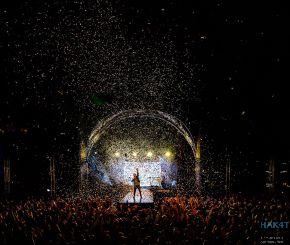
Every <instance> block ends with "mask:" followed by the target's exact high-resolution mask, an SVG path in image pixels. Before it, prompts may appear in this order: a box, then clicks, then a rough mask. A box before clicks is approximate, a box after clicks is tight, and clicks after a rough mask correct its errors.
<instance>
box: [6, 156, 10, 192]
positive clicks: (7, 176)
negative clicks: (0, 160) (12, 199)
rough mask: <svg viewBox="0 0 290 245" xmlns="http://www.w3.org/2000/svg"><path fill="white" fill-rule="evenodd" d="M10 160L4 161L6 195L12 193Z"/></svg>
mask: <svg viewBox="0 0 290 245" xmlns="http://www.w3.org/2000/svg"><path fill="white" fill-rule="evenodd" d="M10 175H11V174H10V160H9V159H6V160H4V193H5V194H10V191H11V176H10Z"/></svg>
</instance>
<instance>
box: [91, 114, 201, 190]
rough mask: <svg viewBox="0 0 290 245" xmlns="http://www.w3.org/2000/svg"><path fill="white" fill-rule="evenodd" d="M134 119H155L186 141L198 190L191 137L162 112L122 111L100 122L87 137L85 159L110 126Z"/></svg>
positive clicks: (184, 127)
mask: <svg viewBox="0 0 290 245" xmlns="http://www.w3.org/2000/svg"><path fill="white" fill-rule="evenodd" d="M136 117H147V118H156V119H159V120H161V121H163V122H165V123H167V124H168V125H171V126H172V127H174V128H175V129H176V130H177V131H178V132H179V133H180V134H181V135H182V136H183V137H184V139H185V140H186V142H187V143H188V144H189V146H190V147H191V150H192V153H193V155H194V157H195V160H196V161H195V176H196V188H197V189H199V186H200V161H199V159H198V157H197V156H198V155H199V154H197V152H196V150H198V149H197V148H196V145H195V142H194V138H193V137H192V135H191V133H190V131H189V129H188V128H187V127H186V125H185V124H184V123H183V122H182V121H181V120H179V119H178V118H176V117H174V116H172V115H170V114H168V113H165V112H162V111H158V110H140V109H136V110H124V111H120V112H117V113H115V114H113V115H111V116H108V117H106V118H104V119H103V120H101V121H100V122H99V123H98V124H97V126H96V127H95V128H94V129H93V131H92V132H91V134H90V135H89V138H88V141H87V144H86V159H88V157H89V156H90V155H91V151H92V149H93V147H94V145H95V144H96V143H97V142H98V141H99V140H100V138H101V136H102V135H103V134H104V133H105V132H106V130H107V129H109V128H110V127H111V126H112V125H114V124H116V123H118V122H120V121H123V120H126V119H129V118H136Z"/></svg>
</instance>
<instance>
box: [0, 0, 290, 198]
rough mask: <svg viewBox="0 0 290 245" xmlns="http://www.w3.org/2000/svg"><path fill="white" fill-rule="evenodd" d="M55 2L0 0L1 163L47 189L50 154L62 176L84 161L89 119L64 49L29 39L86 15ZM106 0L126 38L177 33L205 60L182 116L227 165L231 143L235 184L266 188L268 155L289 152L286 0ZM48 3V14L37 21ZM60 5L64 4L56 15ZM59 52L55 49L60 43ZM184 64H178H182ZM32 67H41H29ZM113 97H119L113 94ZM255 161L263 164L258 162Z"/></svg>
mask: <svg viewBox="0 0 290 245" xmlns="http://www.w3.org/2000/svg"><path fill="white" fill-rule="evenodd" d="M52 2H53V3H45V1H15V0H10V1H2V2H1V19H0V21H1V41H0V52H1V60H0V62H1V64H0V66H1V68H0V69H1V70H0V74H1V76H0V78H1V85H0V86H1V87H0V91H1V92H0V93H1V101H0V106H1V109H0V111H1V117H0V128H1V132H0V158H1V166H2V162H3V159H6V158H9V159H11V164H12V171H13V181H14V182H15V183H14V185H15V187H14V188H15V192H21V191H22V190H23V191H24V190H25V192H30V193H37V192H41V191H43V190H45V189H46V186H47V183H48V178H47V170H48V166H49V157H51V156H54V157H56V158H57V160H58V162H59V163H60V164H62V165H61V166H62V167H61V168H60V169H61V170H59V171H61V174H60V175H61V176H62V178H64V179H67V178H68V176H70V175H71V172H72V170H71V167H70V166H71V165H72V163H75V162H77V159H78V151H79V143H80V140H81V139H82V138H83V134H84V132H83V131H86V130H87V131H89V130H90V128H91V127H87V124H86V123H87V118H86V117H85V116H84V115H83V113H82V109H81V106H79V103H80V101H79V96H81V95H80V94H79V91H78V90H76V89H73V90H71V89H68V87H67V86H66V85H65V84H66V77H67V76H66V74H65V71H64V69H63V64H61V63H60V62H59V61H58V60H56V58H55V57H56V56H57V55H56V56H53V55H49V52H48V55H45V56H38V55H35V53H37V47H35V46H33V45H30V43H32V44H33V43H34V42H35V40H32V39H31V40H30V37H29V33H30V32H31V30H32V29H33V28H35V27H36V28H45V27H47V28H48V29H49V28H51V26H54V25H55V24H54V21H55V22H56V23H57V21H58V19H60V18H61V16H62V15H64V16H65V15H72V16H73V15H78V14H79V6H80V5H79V4H78V2H81V1H76V2H74V3H71V2H70V1H64V2H63V3H61V2H60V1H59V2H58V1H52ZM84 2H86V3H85V4H84V5H83V6H84V7H83V8H84V9H86V8H88V9H90V8H92V7H90V4H92V3H91V2H90V1H84ZM106 4H107V5H109V6H110V8H111V9H112V11H113V13H114V14H115V15H117V16H119V17H120V19H122V23H121V25H124V26H125V29H126V31H125V33H126V34H125V36H126V38H128V40H141V41H143V42H146V41H147V40H148V41H150V42H153V43H154V42H158V40H160V39H162V38H163V37H164V36H169V39H170V41H171V42H172V43H173V44H174V47H175V49H176V53H177V61H180V63H182V62H183V60H186V61H187V64H189V65H190V64H191V65H192V67H195V66H196V65H197V64H198V65H199V67H201V68H200V69H199V71H198V79H197V80H193V81H192V87H194V89H195V90H197V94H198V95H197V96H196V95H194V96H191V94H189V95H188V97H186V98H185V99H183V100H181V104H179V106H180V108H181V110H180V112H179V115H180V117H181V118H182V119H184V121H185V122H186V123H187V124H189V125H191V126H190V129H191V130H192V132H193V134H195V135H198V134H200V135H201V136H202V137H203V138H204V152H205V154H204V157H205V158H206V159H205V161H208V162H211V164H214V162H219V164H220V163H222V162H224V161H225V158H226V157H225V156H226V155H227V152H229V154H230V155H231V156H230V158H231V159H232V161H233V166H235V168H236V170H235V171H236V172H235V174H236V177H237V178H236V180H235V181H237V184H236V186H237V189H238V190H247V189H251V185H252V184H253V183H255V181H256V183H260V186H259V188H261V186H262V184H261V183H262V181H263V178H264V177H263V175H262V174H261V171H262V170H263V166H264V163H265V162H267V161H268V160H269V159H271V158H274V159H278V160H281V161H282V160H283V161H284V160H286V161H287V160H288V159H289V149H290V143H289V136H290V130H289V125H290V121H289V116H288V114H289V108H288V107H289V104H290V103H289V102H290V101H289V96H288V91H289V90H288V89H287V87H288V86H287V85H288V81H289V76H288V72H287V73H286V71H287V67H286V66H287V63H288V62H287V61H288V57H289V31H288V29H289V28H287V27H288V25H287V23H288V21H289V20H288V9H287V8H286V6H285V5H284V4H282V1H272V2H271V3H267V2H265V1H205V0H203V1H151V0H149V1H112V2H111V3H106ZM92 6H93V4H92ZM45 9H49V11H47V15H46V16H49V17H50V19H49V20H48V21H46V22H44V23H45V24H43V25H33V23H38V22H37V20H38V19H40V20H41V19H42V15H41V14H38V13H39V12H40V13H41V11H43V10H45ZM57 9H64V12H62V14H59V13H58V14H57V13H56V12H57ZM65 10H67V11H65ZM80 18H82V17H80ZM31 23H32V24H31ZM68 26H69V25H68ZM33 31H35V33H37V29H36V30H33ZM68 31H69V27H68ZM41 32H42V33H43V29H42V30H41ZM32 37H33V38H34V39H35V38H36V39H37V35H35V34H34V35H33V36H32ZM41 38H43V36H42V37H39V40H40V39H41ZM35 43H38V42H37V41H36V42H35ZM49 45H50V44H48V46H47V47H49ZM34 49H36V51H34ZM19 52H23V54H22V57H23V58H22V59H21V60H20V59H17V57H18V54H19ZM30 52H31V53H32V54H33V59H30V56H29V55H30ZM51 52H52V53H53V52H57V48H56V47H55V46H53V45H52V48H51ZM15 57H16V58H15ZM62 62H63V61H62ZM185 69H186V68H185V67H182V66H180V72H181V73H182V72H184V71H185ZM38 70H39V71H40V72H39V73H38V72H37V71H38ZM48 70H49V73H52V74H53V75H52V76H51V78H50V79H45V77H44V78H43V76H44V75H42V74H43V73H42V71H48ZM31 71H33V73H32V74H34V75H31V76H29V74H31ZM35 71H36V72H35ZM31 84H33V86H32V85H31ZM132 86H133V88H134V85H132ZM188 86H189V87H190V86H191V85H188ZM97 92H98V91H96V93H97ZM106 96H107V95H106ZM108 96H109V97H110V99H109V100H112V101H114V99H115V95H114V93H111V94H109V95H108ZM153 97H154V96H153ZM193 97H194V98H193ZM76 98H77V99H76ZM153 99H154V98H153ZM116 100H117V99H116ZM82 103H85V101H84V100H82ZM87 103H91V102H90V101H89V100H87ZM132 103H133V102H132ZM95 110H96V111H98V110H100V111H102V110H106V108H105V107H102V106H96V107H95ZM88 125H92V124H88ZM86 133H87V132H86ZM86 133H85V134H86ZM208 159H210V160H208ZM257 160H259V161H261V162H262V163H259V164H261V165H262V166H258V167H257V166H256V164H257V162H256V161H257ZM211 166H212V165H208V166H207V167H208V168H211ZM1 171H2V170H1ZM255 171H256V172H255ZM1 176H2V172H1ZM258 176H260V177H258ZM249 180H251V181H250V182H249ZM245 183H248V187H247V184H245ZM249 183H250V184H249Z"/></svg>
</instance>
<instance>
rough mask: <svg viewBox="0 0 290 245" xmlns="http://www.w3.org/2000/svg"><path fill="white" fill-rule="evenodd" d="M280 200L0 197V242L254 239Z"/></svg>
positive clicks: (282, 209) (284, 209)
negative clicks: (146, 202)
mask: <svg viewBox="0 0 290 245" xmlns="http://www.w3.org/2000/svg"><path fill="white" fill-rule="evenodd" d="M288 215H289V206H287V202H286V201H277V200H275V199H272V200H268V201H262V200H261V199H255V198H246V197H241V196H227V197H222V198H210V197H180V196H176V197H170V198H164V199H162V200H159V201H156V202H155V203H154V206H152V207H143V206H141V205H132V206H128V205H125V204H124V205H120V204H116V203H113V202H112V201H111V199H109V198H99V197H90V198H86V199H81V198H55V199H54V200H46V201H45V200H39V199H29V200H25V201H17V202H16V201H11V200H5V201H0V232H1V233H0V244H133V243H135V244H258V243H259V239H260V236H261V234H260V231H261V228H260V222H261V221H264V220H265V219H268V220H284V221H288V220H289V216H288Z"/></svg>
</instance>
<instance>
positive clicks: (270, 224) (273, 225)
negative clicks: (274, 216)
mask: <svg viewBox="0 0 290 245" xmlns="http://www.w3.org/2000/svg"><path fill="white" fill-rule="evenodd" d="M288 225H289V222H288V221H287V222H285V221H284V222H283V221H263V222H261V228H262V229H288Z"/></svg>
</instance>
